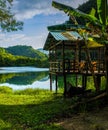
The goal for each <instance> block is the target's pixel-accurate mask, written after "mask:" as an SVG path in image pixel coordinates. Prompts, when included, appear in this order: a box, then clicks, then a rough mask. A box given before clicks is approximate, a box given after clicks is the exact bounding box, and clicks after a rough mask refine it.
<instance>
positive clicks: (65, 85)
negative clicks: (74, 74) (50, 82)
mask: <svg viewBox="0 0 108 130" xmlns="http://www.w3.org/2000/svg"><path fill="white" fill-rule="evenodd" d="M66 92H67V84H66V74H64V97H66Z"/></svg>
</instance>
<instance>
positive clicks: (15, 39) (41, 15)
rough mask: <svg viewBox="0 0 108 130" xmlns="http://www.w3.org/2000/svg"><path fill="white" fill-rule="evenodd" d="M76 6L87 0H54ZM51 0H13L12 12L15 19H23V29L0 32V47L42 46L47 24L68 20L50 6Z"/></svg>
mask: <svg viewBox="0 0 108 130" xmlns="http://www.w3.org/2000/svg"><path fill="white" fill-rule="evenodd" d="M55 1H57V2H60V3H63V4H67V5H71V6H72V7H75V8H77V7H78V6H79V5H80V4H82V3H84V2H86V1H87V0H55ZM51 4H52V0H14V2H13V8H12V9H13V12H14V14H15V17H16V19H17V20H20V21H23V22H24V26H23V31H17V32H11V33H6V32H5V33H3V32H0V47H9V46H15V45H28V46H32V47H33V48H35V49H38V48H43V46H44V43H45V40H46V38H47V35H48V30H47V26H51V25H55V24H61V23H64V22H65V21H67V20H68V16H67V15H66V14H64V13H63V12H62V11H59V10H57V9H55V8H53V7H52V5H51Z"/></svg>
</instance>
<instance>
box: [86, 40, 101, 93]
mask: <svg viewBox="0 0 108 130" xmlns="http://www.w3.org/2000/svg"><path fill="white" fill-rule="evenodd" d="M84 41H85V51H86V57H87V61H88V65H89V69H90V72H91V74H92V76H93V81H94V86H95V88H96V91H99V86H98V84H97V80H96V75H95V72H94V69H93V65H92V62H91V57H90V53H89V49H88V47H87V39H86V38H84Z"/></svg>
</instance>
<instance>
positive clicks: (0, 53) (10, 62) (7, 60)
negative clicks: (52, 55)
mask: <svg viewBox="0 0 108 130" xmlns="http://www.w3.org/2000/svg"><path fill="white" fill-rule="evenodd" d="M14 51H15V50H14ZM22 51H23V50H22ZM26 53H27V52H26ZM39 54H40V55H39V56H40V57H41V58H40V59H38V58H36V57H35V58H32V57H27V56H22V55H20V56H19V55H13V54H12V53H9V52H8V51H7V50H6V49H4V48H1V47H0V67H4V66H36V67H40V68H47V67H48V66H49V63H48V58H47V56H46V55H45V54H41V52H40V53H39ZM39 56H38V57H39Z"/></svg>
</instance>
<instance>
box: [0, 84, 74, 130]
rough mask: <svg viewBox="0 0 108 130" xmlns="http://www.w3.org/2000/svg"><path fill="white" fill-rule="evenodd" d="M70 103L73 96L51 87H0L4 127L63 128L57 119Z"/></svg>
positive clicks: (0, 114) (19, 129) (25, 129)
mask: <svg viewBox="0 0 108 130" xmlns="http://www.w3.org/2000/svg"><path fill="white" fill-rule="evenodd" d="M1 90H2V91H1ZM69 105H72V102H71V100H70V99H64V98H63V96H62V94H58V95H56V94H54V93H53V92H50V91H49V90H39V89H25V90H21V91H20V90H19V91H13V90H12V89H11V88H9V87H5V86H3V87H0V130H63V128H62V127H60V126H58V125H57V124H56V123H54V122H55V121H56V120H58V119H59V117H61V116H63V115H66V110H67V107H69Z"/></svg>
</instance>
